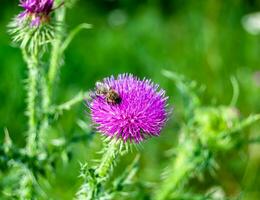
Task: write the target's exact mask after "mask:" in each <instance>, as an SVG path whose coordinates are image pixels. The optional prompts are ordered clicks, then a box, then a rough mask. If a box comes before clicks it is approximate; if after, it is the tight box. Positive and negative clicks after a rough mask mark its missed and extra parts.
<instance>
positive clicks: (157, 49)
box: [0, 0, 260, 200]
mask: <svg viewBox="0 0 260 200" xmlns="http://www.w3.org/2000/svg"><path fill="white" fill-rule="evenodd" d="M17 2H18V1H15V0H1V7H0V102H1V103H0V132H1V139H0V140H2V139H3V132H4V131H3V130H4V128H7V129H8V130H9V132H10V135H11V137H12V139H13V140H14V141H15V143H16V144H17V145H18V146H23V145H24V141H25V131H26V128H27V125H26V118H25V116H24V109H25V100H24V98H25V91H24V81H25V79H26V65H25V64H24V62H23V60H22V56H21V53H20V51H19V49H18V48H14V47H13V46H12V45H11V39H10V36H9V35H8V34H7V28H6V26H7V24H8V23H9V21H10V19H11V18H12V17H14V16H15V15H16V14H17V13H18V12H20V10H21V9H19V7H17ZM259 10H260V1H257V0H186V1H183V0H161V1H160V0H131V1H130V0H88V1H83V0H81V1H79V2H78V3H77V4H76V6H75V7H73V9H71V10H69V11H68V13H67V29H68V30H70V29H72V28H73V27H75V26H76V25H77V24H79V23H83V22H87V23H90V24H92V25H93V29H91V30H88V31H83V32H81V33H80V34H79V35H78V37H77V38H76V39H75V40H74V41H73V43H72V44H71V46H70V48H69V49H68V50H67V52H66V55H65V59H64V60H65V62H64V65H63V67H62V69H61V73H60V79H59V85H57V87H56V89H57V92H56V102H57V104H58V103H61V102H63V101H65V100H68V99H70V98H71V97H72V96H73V95H74V94H76V93H77V92H78V91H80V90H84V91H87V90H90V89H91V88H92V87H93V86H94V83H95V81H97V80H100V79H102V78H103V77H105V76H109V75H112V74H114V75H116V74H118V73H124V72H129V73H133V74H135V75H138V76H140V77H148V78H151V79H153V80H154V81H155V82H157V83H159V84H160V85H161V86H162V87H163V88H165V89H166V90H167V94H168V95H169V97H170V104H171V105H173V106H174V110H175V111H174V114H173V116H172V118H171V119H170V122H169V123H168V126H167V127H166V129H165V130H164V132H163V133H162V136H161V137H160V138H155V139H151V140H148V141H147V142H145V144H144V145H143V148H142V149H141V155H142V156H141V161H142V162H141V168H142V170H141V171H142V173H140V174H138V176H139V178H141V179H145V180H147V181H151V182H154V181H158V180H159V174H160V172H161V171H162V169H163V168H164V167H165V163H166V162H167V157H166V156H165V153H164V152H165V150H167V149H169V148H170V147H172V146H173V145H174V144H176V142H177V133H176V130H177V129H178V126H179V125H178V119H179V118H180V115H181V113H182V112H183V109H184V108H183V106H182V103H181V98H180V95H179V94H178V92H177V90H176V88H175V87H174V83H173V82H172V81H170V80H167V79H166V78H165V77H164V76H163V75H162V74H161V70H162V69H168V70H172V71H175V72H178V73H181V74H184V75H185V76H187V77H188V78H190V79H192V80H196V81H197V82H198V83H200V84H203V85H205V86H206V91H205V93H204V95H203V96H201V98H202V100H203V103H204V104H205V105H211V104H213V105H215V104H216V105H217V104H225V105H227V104H229V103H230V101H231V98H232V92H233V91H232V85H231V81H230V77H231V76H234V77H235V78H236V79H237V81H238V83H239V87H240V95H239V100H238V103H237V108H238V109H239V111H240V113H241V116H248V115H249V114H250V113H259V112H260V83H259V82H260V75H259V71H260V36H259V35H250V34H249V33H247V32H246V31H245V30H244V29H243V26H242V23H241V20H242V18H243V16H245V15H246V14H248V13H251V12H255V11H259ZM86 111H87V109H86V108H85V106H84V103H83V102H82V104H79V105H77V106H75V107H74V109H73V111H70V112H67V113H65V114H64V116H63V117H62V119H61V120H60V121H59V122H58V123H56V124H55V128H54V130H53V132H54V134H53V135H55V136H57V137H71V136H72V135H76V134H83V133H84V131H83V130H81V129H80V128H79V127H78V125H77V123H76V122H77V121H78V120H79V119H80V120H84V121H88V120H89V119H88V116H87V112H86ZM259 130H260V125H259V124H256V125H254V126H252V127H251V128H248V129H247V130H246V131H245V134H248V137H252V136H257V135H258V136H259V134H260V131H259ZM100 146H101V144H100V137H99V136H98V135H97V136H95V137H94V139H93V141H90V142H85V143H80V144H75V145H73V147H72V148H71V152H72V155H73V157H72V161H71V162H70V163H68V164H67V165H63V164H60V165H59V166H58V168H57V172H56V173H57V177H54V176H53V177H52V176H50V177H49V180H50V185H48V186H47V185H44V187H46V191H48V194H49V195H50V197H52V198H55V199H62V200H63V199H72V197H73V195H74V193H75V191H76V190H77V188H78V186H79V184H80V183H81V181H80V179H78V178H77V176H78V172H79V164H78V161H81V162H84V160H86V159H91V158H93V157H94V156H96V152H97V151H98V150H99V149H100ZM134 154H136V152H133V153H132V154H131V155H129V156H128V157H127V158H124V159H123V160H122V164H121V167H118V168H116V173H120V170H122V169H123V168H124V167H125V166H126V165H127V163H129V162H130V161H131V159H132V158H133V157H134ZM220 160H221V168H220V169H219V171H218V174H217V177H218V178H212V177H208V180H206V181H204V182H201V183H197V182H195V184H193V183H190V185H191V186H192V187H194V188H196V190H199V191H200V190H202V191H204V190H206V189H207V188H208V186H214V185H217V184H219V185H221V186H222V187H223V189H224V191H225V192H226V193H227V194H228V195H229V196H232V195H237V194H238V193H239V192H241V191H244V192H246V195H247V198H248V199H249V200H250V199H260V187H259V185H260V147H259V146H257V145H255V144H254V145H249V146H246V147H245V148H242V149H239V150H236V151H234V152H230V153H229V154H228V155H223V156H222V157H221V158H220Z"/></svg>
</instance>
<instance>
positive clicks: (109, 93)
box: [96, 82, 121, 104]
mask: <svg viewBox="0 0 260 200" xmlns="http://www.w3.org/2000/svg"><path fill="white" fill-rule="evenodd" d="M96 95H104V96H105V98H106V102H107V103H110V104H119V103H120V102H121V98H120V96H119V94H118V93H117V92H116V91H115V90H114V89H113V88H111V87H109V86H108V85H107V84H104V83H101V82H97V83H96Z"/></svg>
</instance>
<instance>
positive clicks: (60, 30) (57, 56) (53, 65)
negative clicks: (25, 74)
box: [48, 6, 66, 93]
mask: <svg viewBox="0 0 260 200" xmlns="http://www.w3.org/2000/svg"><path fill="white" fill-rule="evenodd" d="M65 15H66V8H65V6H62V7H60V8H59V9H58V10H56V12H55V17H56V21H57V22H58V23H59V25H58V26H57V27H56V38H55V40H54V41H53V43H52V52H51V60H50V68H49V71H48V84H49V92H50V93H52V90H53V84H54V82H55V80H56V76H57V73H58V71H59V66H60V62H61V56H62V52H61V46H62V43H63V35H64V21H65Z"/></svg>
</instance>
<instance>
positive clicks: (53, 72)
mask: <svg viewBox="0 0 260 200" xmlns="http://www.w3.org/2000/svg"><path fill="white" fill-rule="evenodd" d="M57 4H58V5H59V4H60V2H58V1H57ZM65 14H66V12H65V6H64V5H63V6H61V7H60V8H59V9H57V10H56V11H55V17H56V21H57V22H58V23H59V25H57V26H56V29H55V32H56V33H55V40H54V41H53V43H52V52H51V58H50V66H49V71H48V74H47V75H46V76H47V77H46V76H45V74H44V75H42V80H41V91H42V105H41V110H42V113H43V119H42V121H41V123H40V128H39V140H40V148H41V151H42V152H43V151H44V147H45V144H44V143H45V142H44V141H45V136H46V132H47V129H48V127H49V113H48V110H49V109H50V106H51V104H52V94H53V85H54V82H55V80H56V76H57V72H58V68H59V65H60V62H61V56H62V53H61V51H60V46H61V44H62V40H63V34H64V30H63V29H64V28H63V27H64V26H63V24H64V21H65Z"/></svg>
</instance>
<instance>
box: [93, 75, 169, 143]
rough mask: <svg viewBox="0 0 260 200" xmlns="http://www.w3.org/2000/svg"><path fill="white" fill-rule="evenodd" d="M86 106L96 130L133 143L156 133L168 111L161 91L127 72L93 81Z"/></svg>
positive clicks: (150, 82)
mask: <svg viewBox="0 0 260 200" xmlns="http://www.w3.org/2000/svg"><path fill="white" fill-rule="evenodd" d="M89 107H90V111H91V117H92V120H93V122H94V123H95V124H96V125H97V130H98V131H100V132H101V133H103V134H104V135H106V136H108V137H111V138H112V137H117V138H122V139H123V140H124V141H130V142H132V141H135V142H136V143H139V142H141V141H142V140H144V139H145V138H147V137H148V136H158V135H160V132H161V130H162V128H163V127H164V125H165V122H166V120H167V115H168V113H167V109H166V107H167V97H165V91H164V90H162V89H160V90H159V85H157V84H154V83H152V81H151V80H147V79H143V80H140V79H139V78H137V77H134V76H133V75H131V74H121V75H119V76H118V77H117V78H114V77H113V76H111V77H108V78H105V79H104V80H103V82H102V83H97V84H96V91H95V94H94V95H92V100H91V101H90V103H89Z"/></svg>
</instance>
